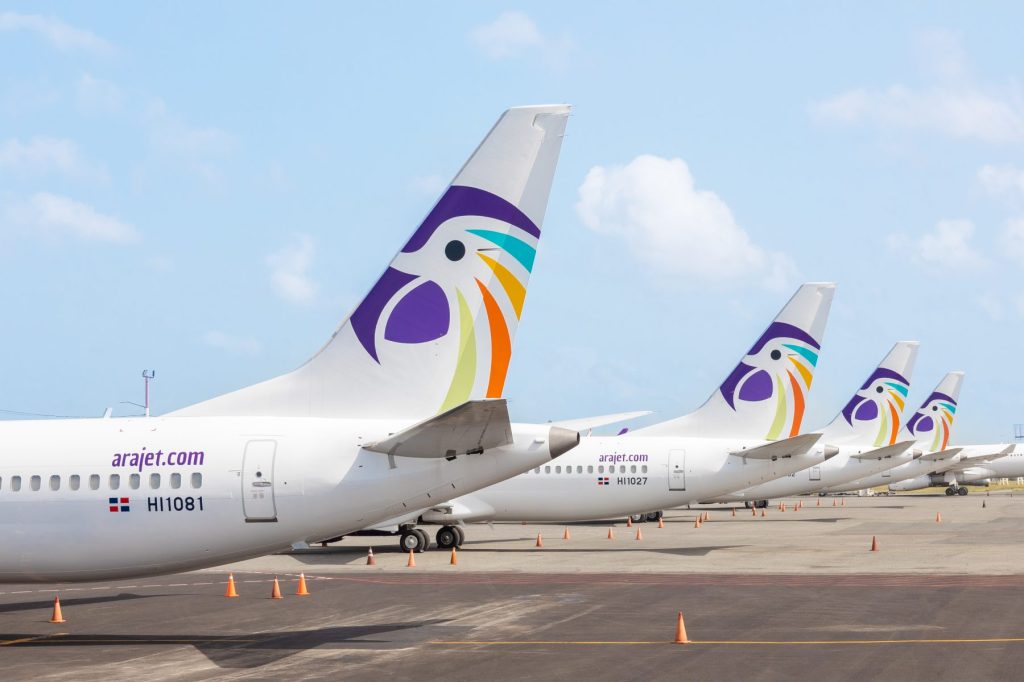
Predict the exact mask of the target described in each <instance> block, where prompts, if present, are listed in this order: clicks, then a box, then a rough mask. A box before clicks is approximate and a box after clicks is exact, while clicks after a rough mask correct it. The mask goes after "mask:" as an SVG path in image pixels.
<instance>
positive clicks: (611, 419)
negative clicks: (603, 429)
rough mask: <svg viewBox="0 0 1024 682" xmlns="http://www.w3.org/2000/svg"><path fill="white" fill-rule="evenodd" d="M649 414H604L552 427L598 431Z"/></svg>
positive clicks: (559, 423)
mask: <svg viewBox="0 0 1024 682" xmlns="http://www.w3.org/2000/svg"><path fill="white" fill-rule="evenodd" d="M649 414H651V411H650V410H646V411H641V412H618V413H616V414H604V415H601V416H600V417H582V418H580V419H566V420H563V421H557V422H551V425H552V426H561V427H562V428H565V429H572V430H573V431H589V430H590V429H596V428H598V427H600V426H608V425H609V424H617V423H618V422H624V421H629V420H630V419H638V418H640V417H646V416H647V415H649Z"/></svg>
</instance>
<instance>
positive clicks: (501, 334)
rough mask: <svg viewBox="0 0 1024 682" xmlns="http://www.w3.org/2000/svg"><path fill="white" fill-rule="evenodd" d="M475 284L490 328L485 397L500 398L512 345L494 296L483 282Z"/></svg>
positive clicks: (503, 317) (477, 281)
mask: <svg viewBox="0 0 1024 682" xmlns="http://www.w3.org/2000/svg"><path fill="white" fill-rule="evenodd" d="M473 279H476V278H475V277H474V278H473ZM476 284H477V286H478V287H480V293H481V294H482V295H483V297H484V308H485V309H486V310H487V324H488V326H490V328H491V376H490V379H489V380H488V382H487V397H488V398H500V397H501V392H502V391H503V390H504V389H505V375H506V374H508V363H509V361H510V360H511V359H512V343H511V342H510V341H509V338H508V325H506V324H505V316H504V315H502V314H501V308H499V307H498V302H497V301H495V300H494V296H492V295H491V292H490V291H489V290H488V289H487V287H485V286H484V285H483V282H481V281H480V280H478V279H477V280H476Z"/></svg>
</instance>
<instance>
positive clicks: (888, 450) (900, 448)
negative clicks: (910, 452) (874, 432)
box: [850, 440, 917, 459]
mask: <svg viewBox="0 0 1024 682" xmlns="http://www.w3.org/2000/svg"><path fill="white" fill-rule="evenodd" d="M915 442H917V441H913V440H905V441H903V442H902V443H896V444H895V445H887V446H885V447H884V448H875V449H874V450H868V451H867V452H860V453H857V454H855V455H853V454H851V455H850V457H851V458H852V459H885V458H886V457H895V456H896V455H902V454H903V453H904V452H906V451H907V448H909V447H910V446H911V445H913V444H914V443H915Z"/></svg>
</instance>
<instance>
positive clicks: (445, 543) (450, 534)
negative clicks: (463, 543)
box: [434, 526, 459, 549]
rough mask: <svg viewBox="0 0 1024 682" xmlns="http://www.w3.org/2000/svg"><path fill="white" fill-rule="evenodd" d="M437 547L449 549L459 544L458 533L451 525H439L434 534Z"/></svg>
mask: <svg viewBox="0 0 1024 682" xmlns="http://www.w3.org/2000/svg"><path fill="white" fill-rule="evenodd" d="M434 540H435V541H436V542H437V548H438V549H451V548H452V547H455V546H456V545H458V544H459V534H458V533H456V532H455V529H454V528H452V527H451V526H441V529H440V530H438V531H437V533H436V534H435V535H434Z"/></svg>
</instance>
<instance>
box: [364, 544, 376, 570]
mask: <svg viewBox="0 0 1024 682" xmlns="http://www.w3.org/2000/svg"><path fill="white" fill-rule="evenodd" d="M366 565H367V566H376V565H377V560H376V559H374V558H373V547H371V548H370V551H369V552H367V554H366Z"/></svg>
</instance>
